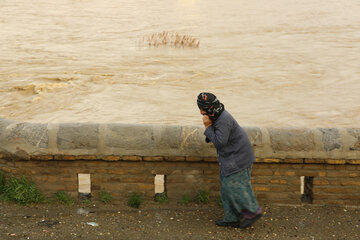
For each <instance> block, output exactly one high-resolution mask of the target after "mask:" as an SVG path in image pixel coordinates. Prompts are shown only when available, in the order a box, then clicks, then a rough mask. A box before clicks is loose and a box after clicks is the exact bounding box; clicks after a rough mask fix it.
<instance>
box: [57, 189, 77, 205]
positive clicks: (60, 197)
mask: <svg viewBox="0 0 360 240" xmlns="http://www.w3.org/2000/svg"><path fill="white" fill-rule="evenodd" d="M54 196H55V200H56V202H57V203H61V204H65V205H73V204H74V202H75V201H74V199H72V198H71V197H70V195H69V194H67V193H66V192H64V191H58V192H56V193H54Z"/></svg>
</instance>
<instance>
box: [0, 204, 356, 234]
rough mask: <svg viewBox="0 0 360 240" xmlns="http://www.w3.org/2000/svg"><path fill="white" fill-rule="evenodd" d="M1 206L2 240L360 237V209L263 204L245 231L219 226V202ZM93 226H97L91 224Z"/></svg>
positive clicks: (0, 232) (220, 211)
mask: <svg viewBox="0 0 360 240" xmlns="http://www.w3.org/2000/svg"><path fill="white" fill-rule="evenodd" d="M0 206H1V207H0V216H1V217H0V238H1V239H37V240H40V239H159V240H163V239H164V240H165V239H179V240H182V239H196V240H198V239H218V240H224V239H346V240H349V239H350V240H351V239H354V240H355V239H359V238H360V208H354V207H345V206H320V205H264V206H263V207H264V216H263V217H262V218H261V219H260V220H259V221H258V222H256V223H255V224H254V225H253V226H252V227H250V228H248V229H245V230H243V229H235V228H230V227H225V228H224V227H218V226H216V225H215V220H217V219H219V218H221V216H222V208H220V207H219V206H218V205H217V204H216V203H215V202H214V201H213V202H211V203H209V204H200V205H199V204H195V203H190V204H189V205H187V206H184V205H180V204H178V203H171V202H169V203H168V204H163V205H162V204H160V203H157V202H153V201H150V200H147V201H143V203H142V205H141V206H140V208H139V209H134V208H130V207H128V206H127V205H126V201H125V200H124V202H123V203H122V202H118V203H117V204H103V203H101V202H92V203H90V202H88V203H76V204H74V205H72V206H67V205H57V204H37V205H32V206H19V205H16V204H10V203H0ZM80 208H82V209H83V210H84V211H82V214H79V209H80ZM86 211H89V213H88V214H86ZM84 212H85V213H84ZM92 222H93V223H94V224H95V225H98V226H92V225H89V224H92Z"/></svg>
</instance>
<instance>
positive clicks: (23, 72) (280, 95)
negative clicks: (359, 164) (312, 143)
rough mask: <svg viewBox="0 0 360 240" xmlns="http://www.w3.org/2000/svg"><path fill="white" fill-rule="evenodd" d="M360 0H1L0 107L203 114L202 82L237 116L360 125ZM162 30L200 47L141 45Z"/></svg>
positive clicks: (120, 117)
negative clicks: (199, 103) (194, 40)
mask: <svg viewBox="0 0 360 240" xmlns="http://www.w3.org/2000/svg"><path fill="white" fill-rule="evenodd" d="M359 13H360V1H359V0H343V1H338V0H336V1H335V0H318V1H314V0H301V1H300V0H297V1H295V0H256V1H248V0H247V1H245V0H211V1H209V0H178V1H176V0H173V1H169V0H159V1H145V0H131V1H129V0H126V1H125V0H124V1H115V0H107V1H103V0H57V1H48V0H1V2H0V116H2V117H5V118H11V119H17V120H20V121H31V122H75V121H76V122H122V123H125V122H126V123H154V124H162V123H164V124H181V125H200V124H202V122H201V115H200V114H199V112H198V109H197V106H196V97H197V95H198V93H199V92H200V91H211V92H214V93H215V94H216V95H217V96H218V98H219V99H220V100H221V101H222V102H223V103H224V104H225V107H226V108H227V109H228V110H229V111H230V112H231V113H232V114H233V115H234V116H235V117H236V118H237V119H238V121H239V123H240V124H241V125H247V126H249V125H252V126H303V127H317V126H321V127H330V126H335V127H360V94H359V92H360V14H359ZM161 31H169V32H174V33H176V32H177V33H181V34H188V35H191V36H193V37H195V38H197V39H199V40H200V47H199V48H190V47H184V48H176V47H171V46H168V47H148V46H146V45H140V44H139V41H140V40H141V39H142V38H143V37H144V36H145V35H148V34H153V33H158V32H161Z"/></svg>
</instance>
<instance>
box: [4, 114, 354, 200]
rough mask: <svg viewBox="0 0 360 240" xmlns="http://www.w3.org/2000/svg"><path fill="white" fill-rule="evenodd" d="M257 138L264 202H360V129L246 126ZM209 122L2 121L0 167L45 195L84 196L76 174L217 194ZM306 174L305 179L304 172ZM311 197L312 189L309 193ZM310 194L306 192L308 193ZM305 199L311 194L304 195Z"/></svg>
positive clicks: (256, 184)
mask: <svg viewBox="0 0 360 240" xmlns="http://www.w3.org/2000/svg"><path fill="white" fill-rule="evenodd" d="M245 130H246V132H247V133H248V135H249V138H250V140H251V142H252V144H253V148H254V151H255V155H256V157H257V159H256V163H255V164H254V166H253V174H252V175H253V178H252V182H253V188H254V191H255V193H256V195H257V197H258V199H259V201H260V202H274V203H293V204H297V203H301V201H302V197H303V201H304V195H302V191H301V187H303V189H305V190H304V192H305V195H306V192H307V191H310V195H311V198H312V202H313V203H317V204H346V205H360V129H350V128H349V129H333V128H318V129H306V128H288V129H284V128H258V127H245ZM203 131H204V128H203V127H197V126H160V125H130V124H88V123H67V124H40V123H19V122H14V121H9V120H5V119H0V169H1V170H2V171H4V172H5V173H8V174H10V173H12V174H14V175H22V174H23V175H25V176H27V177H29V178H32V179H33V181H34V182H35V183H36V184H37V186H38V187H39V188H40V189H41V190H42V191H43V192H44V193H45V194H47V195H51V194H53V193H54V192H56V191H59V190H64V191H67V192H69V193H71V194H72V195H74V196H76V195H77V194H78V174H79V173H87V174H90V177H91V193H92V195H93V196H96V195H97V193H98V192H99V191H102V190H105V191H108V192H111V193H112V195H113V196H114V198H122V197H128V196H129V195H130V194H131V193H133V192H137V193H141V194H143V195H145V196H147V197H153V196H154V177H155V175H158V174H161V175H165V188H166V192H167V194H168V196H169V198H170V199H174V200H175V199H176V200H180V198H181V197H182V196H183V195H184V194H186V193H189V194H195V192H196V191H197V190H200V189H206V190H210V193H211V195H212V196H216V195H218V194H219V192H218V191H219V176H218V173H219V167H218V164H217V161H216V152H215V149H214V147H213V146H212V144H207V143H205V141H204V136H203ZM302 176H305V177H306V178H303V179H305V180H301V177H302ZM306 196H307V195H306ZM306 196H305V197H306ZM305 200H306V199H305Z"/></svg>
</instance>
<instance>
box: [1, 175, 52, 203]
mask: <svg viewBox="0 0 360 240" xmlns="http://www.w3.org/2000/svg"><path fill="white" fill-rule="evenodd" d="M0 195H1V199H2V200H4V201H11V202H15V203H18V204H25V205H29V204H30V203H44V202H45V201H46V198H45V197H44V195H43V194H42V193H41V192H40V191H39V190H38V189H37V188H36V186H35V184H34V183H33V182H32V181H29V180H28V179H27V178H26V177H24V176H21V177H20V178H16V177H14V176H11V177H10V179H5V176H4V173H2V172H1V173H0Z"/></svg>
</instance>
